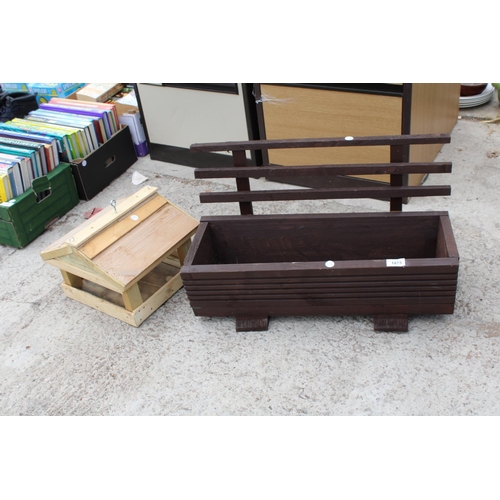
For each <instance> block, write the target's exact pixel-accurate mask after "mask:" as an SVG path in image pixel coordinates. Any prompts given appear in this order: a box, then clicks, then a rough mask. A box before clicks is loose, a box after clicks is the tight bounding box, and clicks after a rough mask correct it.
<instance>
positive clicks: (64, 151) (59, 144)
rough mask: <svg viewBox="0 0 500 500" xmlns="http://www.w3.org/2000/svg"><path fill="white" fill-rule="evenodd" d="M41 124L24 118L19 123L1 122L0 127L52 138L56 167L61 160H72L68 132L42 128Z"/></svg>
mask: <svg viewBox="0 0 500 500" xmlns="http://www.w3.org/2000/svg"><path fill="white" fill-rule="evenodd" d="M37 125H41V124H37V123H35V122H30V121H29V120H24V121H21V122H17V123H10V122H7V123H0V129H2V130H10V131H14V132H18V133H19V132H20V133H28V134H31V135H34V136H36V135H38V136H39V137H41V138H47V137H48V138H51V139H52V140H53V141H54V142H53V143H52V145H53V147H54V149H53V155H54V168H55V167H56V166H57V165H59V163H60V162H61V161H64V162H69V161H71V159H70V155H69V152H68V151H69V150H68V146H67V144H66V142H67V138H66V134H63V133H62V132H60V131H58V130H52V129H50V130H49V129H43V128H40V126H37Z"/></svg>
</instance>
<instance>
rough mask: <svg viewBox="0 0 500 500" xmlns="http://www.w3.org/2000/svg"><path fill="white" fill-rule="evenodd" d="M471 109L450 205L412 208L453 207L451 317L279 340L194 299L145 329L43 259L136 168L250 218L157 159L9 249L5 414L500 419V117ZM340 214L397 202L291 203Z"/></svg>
mask: <svg viewBox="0 0 500 500" xmlns="http://www.w3.org/2000/svg"><path fill="white" fill-rule="evenodd" d="M460 115H461V119H460V120H459V121H458V123H457V125H456V127H455V129H454V130H453V133H452V142H451V144H449V145H445V146H444V147H443V149H442V151H441V153H440V154H439V156H438V158H437V160H440V161H452V162H453V173H452V174H445V175H436V176H435V177H434V179H432V183H433V184H434V183H435V184H438V183H443V184H451V185H452V196H451V197H446V198H445V197H443V198H429V199H426V198H422V199H413V200H411V202H410V204H409V205H408V206H405V210H448V211H449V212H450V217H451V219H452V224H453V228H454V232H455V238H456V240H457V244H458V247H459V252H460V258H461V260H460V272H459V287H458V293H457V298H456V309H455V313H454V314H453V315H450V316H421V317H411V318H410V331H409V333H408V334H393V333H375V332H374V331H373V327H372V318H371V317H333V318H331V317H312V318H304V317H296V318H281V317H278V318H271V321H270V327H269V331H267V332H259V333H244V334H242V333H236V332H235V327H234V319H232V318H223V319H219V318H213V319H210V318H197V317H195V316H194V314H193V313H192V311H191V309H190V306H189V303H188V301H187V298H186V294H185V292H184V290H183V289H181V290H180V291H179V292H178V293H177V294H176V295H174V296H173V297H172V298H171V299H170V300H169V301H168V302H167V303H166V304H164V305H163V306H162V307H160V308H159V309H158V310H157V311H156V312H155V313H154V314H153V315H152V316H151V317H150V318H149V319H148V320H146V322H145V323H143V324H142V325H141V326H140V327H139V328H134V327H132V326H129V325H127V324H125V323H123V322H121V321H119V320H117V319H114V318H112V317H110V316H107V315H106V314H103V313H100V312H98V311H95V310H93V309H91V308H89V307H86V306H84V305H82V304H80V303H78V302H75V301H72V300H70V299H68V298H66V296H65V295H64V294H63V292H62V290H61V287H60V283H61V276H60V273H59V271H58V270H57V269H56V268H55V267H52V266H50V265H48V264H46V263H45V262H44V261H42V259H41V258H40V251H41V250H43V249H44V248H46V247H47V246H48V245H49V244H50V243H52V242H53V241H55V240H56V239H58V238H59V237H61V236H63V235H65V234H66V233H67V232H69V231H70V230H71V229H73V228H74V227H76V226H77V225H79V224H81V223H82V222H83V221H84V218H83V214H84V213H85V212H86V211H88V210H89V209H91V208H93V207H101V208H102V207H105V206H107V205H108V204H109V201H110V200H111V199H113V198H121V197H125V196H128V195H130V194H132V193H134V192H136V191H137V190H138V189H139V187H137V186H134V185H133V184H132V182H131V177H132V173H133V172H134V171H135V170H136V171H138V172H140V173H142V174H143V175H145V176H146V177H148V181H147V182H146V183H147V184H150V185H153V186H157V187H158V188H159V191H160V193H161V194H162V195H163V196H165V197H167V198H168V199H169V200H170V201H172V202H173V203H176V204H177V205H179V206H180V207H181V208H183V209H184V210H185V211H187V212H188V213H190V214H191V215H193V216H194V217H197V218H198V217H200V216H201V215H205V214H207V215H208V214H219V213H236V207H234V209H233V208H231V209H229V208H228V207H225V206H216V205H201V204H200V203H199V200H198V193H199V192H201V191H204V190H207V189H220V188H223V187H224V186H221V184H223V183H224V181H221V182H219V181H217V182H215V181H214V182H208V181H207V182H205V181H203V182H202V181H195V180H194V178H193V169H192V168H189V167H183V166H178V165H173V164H168V163H162V162H156V161H152V160H150V159H149V157H145V158H141V159H139V160H138V162H137V163H136V164H135V165H133V166H132V167H131V168H130V169H129V171H127V172H126V173H125V174H124V175H122V176H121V177H120V178H119V179H117V180H115V181H114V182H113V183H112V184H111V185H110V186H108V187H107V188H106V189H105V190H104V191H103V192H101V193H100V194H99V195H98V196H96V197H95V198H94V199H92V200H91V201H89V202H83V201H82V202H80V204H79V205H78V206H77V207H75V208H74V209H73V210H71V211H70V212H69V213H68V214H67V215H66V216H65V217H63V218H62V219H60V220H59V221H57V222H56V223H55V224H54V225H53V226H51V227H50V228H49V230H47V231H46V232H45V233H44V234H43V235H41V236H40V237H38V238H37V239H36V240H35V241H34V242H32V243H31V244H30V245H29V246H28V247H26V248H25V249H14V248H10V247H6V246H3V245H0V263H1V267H0V283H1V284H2V285H1V288H0V305H1V306H0V307H1V320H0V321H1V323H0V414H1V415H500V364H499V359H500V306H499V304H500V300H499V299H500V296H499V295H500V292H499V290H500V272H499V265H498V262H499V260H500V250H499V249H500V219H499V216H498V214H499V213H500V197H499V186H500V134H499V127H500V124H499V123H485V120H487V119H492V118H495V117H497V116H498V115H500V107H499V103H498V99H497V96H496V95H495V97H494V99H493V100H492V101H491V102H490V103H489V104H486V105H483V106H480V107H477V108H469V109H463V110H460ZM228 182H230V181H228ZM256 184H267V185H268V186H270V185H271V184H273V183H270V182H267V181H265V180H259V181H257V182H256ZM256 206H257V207H258V210H259V213H264V212H268V213H269V212H279V211H282V210H283V207H284V206H283V204H279V203H276V204H268V205H267V206H264V205H262V204H261V205H259V204H256ZM332 210H333V211H345V212H350V211H372V210H373V211H384V210H388V207H387V204H385V203H383V202H379V201H375V200H359V201H345V202H325V203H322V202H301V203H290V204H287V206H286V211H287V212H290V213H293V212H318V211H332Z"/></svg>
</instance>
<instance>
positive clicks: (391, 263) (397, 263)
mask: <svg viewBox="0 0 500 500" xmlns="http://www.w3.org/2000/svg"><path fill="white" fill-rule="evenodd" d="M385 263H386V266H387V267H405V259H387V260H386V261H385Z"/></svg>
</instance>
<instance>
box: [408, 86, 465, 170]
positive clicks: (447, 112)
mask: <svg viewBox="0 0 500 500" xmlns="http://www.w3.org/2000/svg"><path fill="white" fill-rule="evenodd" d="M459 102H460V84H459V83H414V84H412V106H411V130H410V133H411V134H450V133H451V131H452V130H453V128H454V127H455V125H456V123H457V120H458V111H459ZM441 147H442V145H440V144H428V145H424V146H411V147H410V161H412V162H419V161H433V160H434V158H435V157H436V155H437V154H438V153H439V151H440V150H441Z"/></svg>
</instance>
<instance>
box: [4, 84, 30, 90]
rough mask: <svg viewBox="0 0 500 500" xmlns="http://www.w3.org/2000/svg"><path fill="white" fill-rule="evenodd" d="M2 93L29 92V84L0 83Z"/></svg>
mask: <svg viewBox="0 0 500 500" xmlns="http://www.w3.org/2000/svg"><path fill="white" fill-rule="evenodd" d="M0 87H2V92H29V90H28V84H27V83H0Z"/></svg>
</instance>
